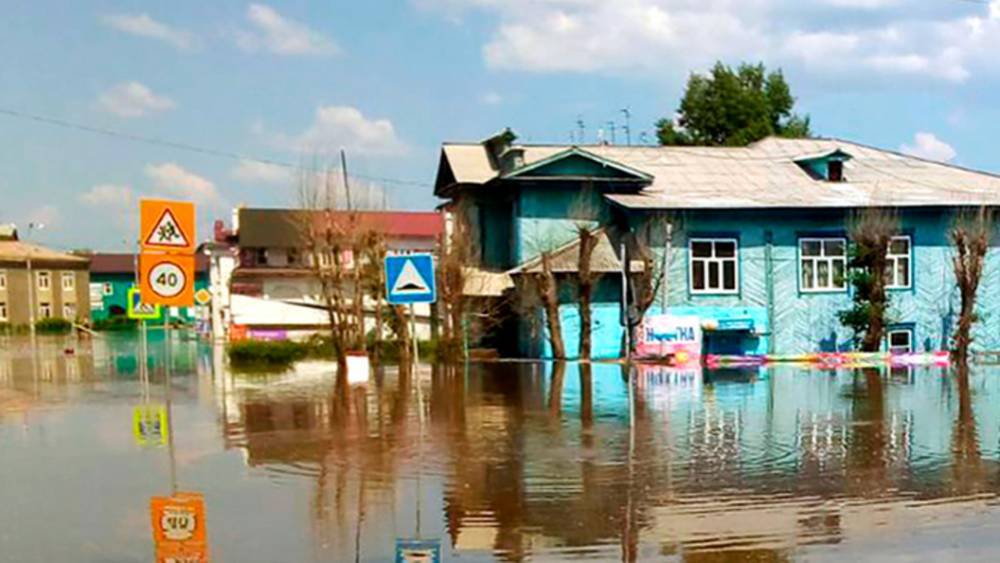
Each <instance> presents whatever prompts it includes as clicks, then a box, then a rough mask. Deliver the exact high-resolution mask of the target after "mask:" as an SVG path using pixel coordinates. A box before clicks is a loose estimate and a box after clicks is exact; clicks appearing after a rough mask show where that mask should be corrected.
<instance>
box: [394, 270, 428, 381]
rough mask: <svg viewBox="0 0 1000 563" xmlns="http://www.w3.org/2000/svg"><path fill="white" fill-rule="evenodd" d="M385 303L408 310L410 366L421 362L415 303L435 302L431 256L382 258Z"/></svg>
mask: <svg viewBox="0 0 1000 563" xmlns="http://www.w3.org/2000/svg"><path fill="white" fill-rule="evenodd" d="M385 300H386V301H388V302H389V304H390V305H409V306H410V339H411V341H412V342H410V345H411V346H412V349H413V365H414V370H416V365H417V364H418V363H419V361H420V358H419V356H420V350H419V345H418V339H417V314H416V308H415V307H414V305H415V304H416V303H434V302H435V301H437V286H436V285H435V283H434V257H433V256H432V255H430V254H397V255H391V256H386V257H385Z"/></svg>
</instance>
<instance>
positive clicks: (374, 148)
mask: <svg viewBox="0 0 1000 563" xmlns="http://www.w3.org/2000/svg"><path fill="white" fill-rule="evenodd" d="M273 142H274V144H275V145H277V146H279V147H281V148H284V149H287V150H292V151H296V152H299V153H303V154H332V153H333V152H335V151H337V150H339V149H341V148H343V149H347V150H348V151H351V152H356V153H362V154H376V155H394V154H400V153H403V152H405V151H406V146H405V145H404V144H403V142H402V141H400V140H399V138H398V137H397V136H396V129H395V127H393V125H392V121H390V120H388V119H385V118H380V119H369V118H367V117H365V116H364V114H362V113H361V111H360V110H358V109H357V108H354V107H351V106H320V107H319V108H317V109H316V115H315V117H314V118H313V122H312V124H311V125H309V127H308V128H306V130H305V131H303V132H302V133H300V134H298V135H293V136H288V135H285V134H277V135H274V136H273Z"/></svg>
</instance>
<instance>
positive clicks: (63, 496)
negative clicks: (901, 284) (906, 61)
mask: <svg viewBox="0 0 1000 563" xmlns="http://www.w3.org/2000/svg"><path fill="white" fill-rule="evenodd" d="M150 338H151V343H150V356H151V358H150V364H149V366H150V367H149V383H148V385H146V384H144V382H143V378H142V377H140V370H139V369H138V368H139V365H138V362H137V360H136V340H135V339H133V338H131V337H112V338H110V339H104V338H102V339H96V340H94V341H92V342H75V341H71V340H66V341H63V340H53V339H40V343H39V353H38V354H37V356H33V355H32V351H31V346H30V344H29V342H28V341H27V340H26V339H18V338H13V339H8V340H4V341H2V342H0V561H3V562H8V561H9V562H18V563H21V562H56V561H74V562H116V563H117V562H133V561H135V562H139V561H141V562H148V561H152V560H154V555H153V543H152V539H151V530H150V514H149V505H150V498H151V497H154V496H161V495H168V494H170V492H171V489H172V486H173V484H172V479H173V478H174V477H172V471H171V456H170V448H169V447H168V446H167V443H168V442H169V440H168V439H167V438H168V437H167V436H160V435H158V434H157V433H156V432H155V430H154V431H153V432H145V433H144V432H143V431H142V430H141V428H142V427H141V425H140V427H139V428H140V429H139V430H137V425H136V420H137V418H136V417H137V416H139V418H142V417H143V416H146V415H147V414H148V413H153V414H152V419H154V420H156V419H157V418H156V417H157V416H158V413H159V412H160V410H159V409H160V407H161V406H162V407H163V411H164V412H165V411H166V410H167V408H166V405H167V403H168V399H169V404H170V406H169V410H170V412H171V416H170V419H171V420H170V424H169V425H165V426H164V427H163V428H162V430H163V431H164V432H163V433H165V434H166V433H168V432H167V430H172V435H171V436H170V437H172V439H173V442H174V455H173V458H174V459H173V462H174V464H175V468H176V470H175V474H176V477H175V478H176V481H177V482H176V487H177V490H179V491H189V492H197V493H201V494H203V495H204V499H205V505H206V510H207V514H206V517H207V522H206V524H207V532H208V545H209V549H210V552H211V556H212V560H213V561H220V562H251V561H261V562H290V561H353V560H361V561H386V560H392V559H393V557H394V556H395V551H396V546H397V541H398V540H400V539H412V538H420V539H423V540H426V542H425V543H427V544H428V545H434V544H435V543H436V542H439V543H440V550H441V556H442V559H443V560H461V561H490V560H512V561H517V560H529V559H530V560H536V561H553V560H575V559H581V558H590V559H594V560H675V561H742V560H751V561H786V560H810V561H813V560H818V561H825V560H831V561H832V560H837V561H842V560H844V558H851V559H855V560H879V561H886V560H893V561H904V560H922V559H941V558H942V557H943V558H945V559H951V560H990V559H994V558H993V557H990V554H991V553H992V552H995V551H996V550H998V549H1000V538H997V537H996V535H995V533H994V531H995V529H996V527H997V525H998V524H1000V507H998V497H997V494H996V491H997V485H998V477H1000V472H998V467H1000V466H998V460H1000V407H998V406H997V405H998V403H1000V377H998V376H1000V369H997V368H985V367H979V368H973V370H972V372H971V374H970V375H969V376H968V378H967V380H965V379H962V378H957V377H955V376H953V375H951V374H950V373H949V372H948V371H947V370H943V369H941V368H923V367H921V368H894V369H893V370H891V372H883V373H879V372H877V371H856V372H855V371H850V370H844V371H836V372H831V371H819V370H810V369H803V368H798V367H793V366H782V367H777V368H773V369H772V368H752V369H749V370H742V369H732V370H722V371H715V372H705V373H702V372H701V371H699V370H693V369H692V370H672V369H667V368H643V369H638V370H635V371H632V372H631V374H630V373H629V372H627V371H624V370H623V368H622V367H621V366H618V365H613V364H595V365H593V366H581V365H578V364H568V365H567V364H563V365H555V364H541V363H495V364H473V365H470V366H468V367H465V368H462V367H460V368H451V369H445V368H440V367H435V368H433V369H432V368H431V367H430V366H427V367H425V368H424V369H422V370H421V371H419V372H418V373H416V374H407V373H399V372H398V371H397V370H396V369H395V368H392V369H389V370H387V371H386V372H385V373H383V374H379V375H373V377H372V379H371V381H370V382H369V383H368V384H367V385H354V386H352V385H349V384H348V383H347V381H346V380H339V379H338V378H337V377H336V374H335V373H334V372H332V371H330V370H329V369H328V368H326V367H324V366H321V365H316V364H312V365H309V364H306V365H303V366H300V368H299V369H298V370H296V371H294V372H288V373H283V374H259V373H254V374H240V373H232V372H231V371H229V370H228V368H227V367H225V362H224V361H223V357H224V354H223V350H222V349H221V348H214V349H213V348H212V347H211V346H207V345H205V344H200V343H197V342H194V341H183V340H180V339H179V338H175V340H174V341H173V343H172V345H171V349H170V353H169V357H170V362H171V364H172V376H171V386H170V387H171V389H170V393H169V397H168V393H167V389H166V385H165V382H166V373H165V370H164V362H165V361H166V358H167V357H168V355H167V354H166V353H165V352H166V348H165V345H164V339H163V337H162V335H158V334H156V333H153V334H151V336H150ZM69 352H72V353H69ZM630 375H631V377H630ZM629 381H631V382H632V385H631V386H630V385H629ZM137 407H138V413H144V414H137ZM154 426H155V425H154ZM146 430H147V431H148V430H149V428H148V427H146ZM161 438H163V439H162V443H161Z"/></svg>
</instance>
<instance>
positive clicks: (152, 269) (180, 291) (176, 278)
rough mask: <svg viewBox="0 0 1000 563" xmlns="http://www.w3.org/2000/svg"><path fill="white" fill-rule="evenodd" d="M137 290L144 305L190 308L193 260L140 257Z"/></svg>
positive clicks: (179, 257) (192, 289) (156, 256)
mask: <svg viewBox="0 0 1000 563" xmlns="http://www.w3.org/2000/svg"><path fill="white" fill-rule="evenodd" d="M139 289H140V291H142V295H143V299H144V300H145V301H146V302H147V303H156V304H157V305H172V306H177V307H190V306H192V305H194V256H180V255H167V254H143V255H141V256H140V257H139Z"/></svg>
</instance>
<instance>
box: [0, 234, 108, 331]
mask: <svg viewBox="0 0 1000 563" xmlns="http://www.w3.org/2000/svg"><path fill="white" fill-rule="evenodd" d="M4 231H5V232H4ZM89 265H90V260H89V259H87V258H85V257H82V256H75V255H72V254H67V253H64V252H58V251H56V250H51V249H49V248H45V247H43V246H38V245H36V244H31V243H28V242H24V241H20V240H18V238H17V232H16V230H13V229H10V228H8V229H4V230H3V231H0V325H4V324H9V325H13V326H21V325H27V324H29V322H30V320H31V319H32V317H34V319H35V320H36V321H37V320H40V319H45V318H63V319H68V320H72V321H87V320H89V319H90V293H89V291H90V290H89V287H90V272H89ZM29 284H30V285H29ZM31 290H33V291H31ZM32 303H33V304H34V315H33V316H32V314H31V304H32Z"/></svg>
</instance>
